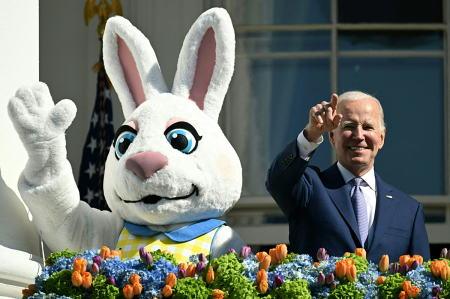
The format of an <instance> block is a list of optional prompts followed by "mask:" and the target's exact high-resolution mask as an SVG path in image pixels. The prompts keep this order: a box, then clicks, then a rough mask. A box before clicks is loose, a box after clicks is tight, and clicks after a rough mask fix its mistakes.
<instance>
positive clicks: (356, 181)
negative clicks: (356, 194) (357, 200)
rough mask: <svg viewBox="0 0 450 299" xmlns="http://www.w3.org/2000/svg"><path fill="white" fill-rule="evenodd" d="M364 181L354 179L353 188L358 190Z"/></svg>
mask: <svg viewBox="0 0 450 299" xmlns="http://www.w3.org/2000/svg"><path fill="white" fill-rule="evenodd" d="M362 181H363V179H362V178H354V179H353V186H356V187H357V188H358V187H359V185H361V183H362Z"/></svg>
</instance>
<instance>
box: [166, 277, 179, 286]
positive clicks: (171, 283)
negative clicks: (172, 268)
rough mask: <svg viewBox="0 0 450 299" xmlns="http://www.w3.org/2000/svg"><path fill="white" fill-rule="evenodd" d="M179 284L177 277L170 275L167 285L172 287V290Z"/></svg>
mask: <svg viewBox="0 0 450 299" xmlns="http://www.w3.org/2000/svg"><path fill="white" fill-rule="evenodd" d="M176 283H177V277H176V276H175V274H173V273H169V275H167V278H166V285H168V286H170V287H171V288H172V289H173V287H174V286H175V284H176Z"/></svg>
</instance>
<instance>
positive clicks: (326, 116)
mask: <svg viewBox="0 0 450 299" xmlns="http://www.w3.org/2000/svg"><path fill="white" fill-rule="evenodd" d="M324 133H328V135H329V139H330V142H331V144H332V146H333V147H335V148H336V152H337V158H338V162H337V163H335V164H334V165H332V166H331V167H330V168H328V169H327V170H325V171H323V172H321V171H320V170H319V169H318V168H317V167H314V166H309V165H308V164H309V159H310V158H311V157H312V156H313V154H314V150H315V149H316V148H317V146H318V145H319V144H320V143H321V142H322V140H323V137H322V135H323V134H324ZM385 134H386V129H385V125H384V114H383V110H382V107H381V105H380V103H379V101H378V100H377V99H375V98H374V97H372V96H370V95H368V94H365V93H362V92H347V93H344V94H342V95H341V96H340V97H339V98H338V96H337V95H336V94H333V96H332V98H331V102H330V103H328V102H322V103H321V104H318V105H316V106H315V107H313V108H311V110H310V113H309V123H308V125H307V126H306V128H305V129H304V130H303V131H302V132H301V133H300V134H299V136H298V138H297V139H295V140H293V141H291V142H290V143H289V144H287V146H286V147H285V148H284V150H283V151H282V152H281V153H280V154H278V156H277V157H276V158H275V161H274V162H273V164H272V166H271V167H270V169H269V172H268V176H267V182H266V188H267V190H268V191H269V193H270V194H271V195H272V197H273V198H274V199H275V201H276V202H277V204H278V205H279V206H280V208H281V210H282V211H283V213H284V214H285V215H286V217H287V218H288V220H289V239H290V244H291V250H292V251H293V252H296V253H307V254H309V255H311V256H313V257H315V256H316V253H317V250H318V249H319V248H321V247H324V248H325V249H326V250H327V253H328V254H329V255H332V256H341V255H343V254H344V253H345V252H354V251H355V249H356V248H365V250H366V252H367V260H371V261H372V262H375V263H378V262H379V261H380V259H381V257H382V255H383V254H387V255H389V258H390V261H391V262H395V261H398V258H399V257H400V256H401V255H405V254H409V255H411V256H412V255H414V254H419V255H421V256H422V257H423V259H424V260H428V259H429V258H430V249H429V243H428V236H427V232H426V230H425V223H424V211H423V207H422V205H421V204H420V203H419V202H417V201H416V200H414V199H413V198H411V197H409V196H408V195H406V194H405V193H403V192H401V191H399V190H397V189H395V188H393V187H391V186H389V185H388V184H386V183H385V182H384V181H383V180H382V179H381V178H380V177H379V176H378V175H377V174H376V173H375V171H374V161H375V157H376V155H377V153H378V150H380V149H381V148H382V147H383V144H384V137H385ZM393 171H394V170H393Z"/></svg>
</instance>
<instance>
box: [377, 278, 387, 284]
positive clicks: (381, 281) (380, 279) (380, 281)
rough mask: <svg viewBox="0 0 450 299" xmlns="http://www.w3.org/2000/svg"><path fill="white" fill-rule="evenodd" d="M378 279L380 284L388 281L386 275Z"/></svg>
mask: <svg viewBox="0 0 450 299" xmlns="http://www.w3.org/2000/svg"><path fill="white" fill-rule="evenodd" d="M377 280H378V284H383V283H384V282H385V281H386V277H384V276H380V277H378V279H377Z"/></svg>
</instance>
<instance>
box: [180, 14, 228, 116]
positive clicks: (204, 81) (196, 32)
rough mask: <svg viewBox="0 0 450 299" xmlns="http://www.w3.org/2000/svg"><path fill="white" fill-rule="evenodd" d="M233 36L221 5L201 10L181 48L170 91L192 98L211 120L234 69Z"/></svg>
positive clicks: (220, 102) (217, 110)
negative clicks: (204, 10)
mask: <svg viewBox="0 0 450 299" xmlns="http://www.w3.org/2000/svg"><path fill="white" fill-rule="evenodd" d="M234 49H235V37H234V29H233V24H232V23H231V19H230V16H229V15H228V13H227V11H226V10H225V9H223V8H212V9H210V10H208V11H206V12H204V13H203V14H202V15H201V16H200V17H199V18H198V19H197V20H196V21H195V23H194V24H193V25H192V27H191V29H190V30H189V32H188V34H187V35H186V38H185V39H184V42H183V47H182V48H181V52H180V56H179V58H178V66H177V73H176V74H175V80H174V83H173V88H172V93H173V94H176V95H179V96H181V97H185V98H188V99H191V100H193V101H194V102H195V103H196V104H197V106H198V107H199V108H200V109H201V110H203V111H204V112H205V113H206V114H207V115H209V116H210V117H211V118H213V119H214V120H215V121H217V120H218V118H219V113H220V110H221V108H222V103H223V100H224V98H225V94H226V92H227V89H228V85H229V84H230V81H231V76H232V75H233V70H234Z"/></svg>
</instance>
